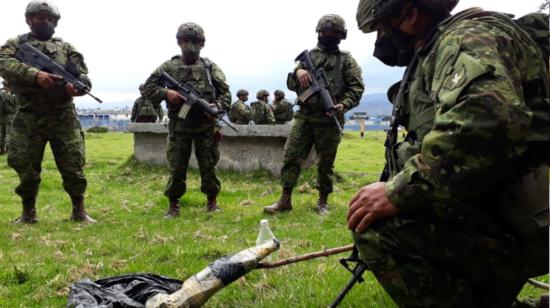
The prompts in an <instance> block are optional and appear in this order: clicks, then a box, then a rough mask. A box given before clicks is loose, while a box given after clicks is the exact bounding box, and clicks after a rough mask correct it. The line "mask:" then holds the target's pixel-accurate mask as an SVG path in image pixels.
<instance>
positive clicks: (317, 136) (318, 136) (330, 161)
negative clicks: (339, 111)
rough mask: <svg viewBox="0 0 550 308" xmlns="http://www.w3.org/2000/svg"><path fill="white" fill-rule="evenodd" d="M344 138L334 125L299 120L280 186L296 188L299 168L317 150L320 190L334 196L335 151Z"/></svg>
mask: <svg viewBox="0 0 550 308" xmlns="http://www.w3.org/2000/svg"><path fill="white" fill-rule="evenodd" d="M340 140H341V135H340V132H339V131H338V130H337V129H336V127H335V126H334V124H330V125H322V124H315V123H311V122H309V121H306V120H304V119H300V118H297V119H296V120H295V121H294V125H293V126H292V131H291V132H290V135H289V136H288V138H287V140H286V144H285V157H284V165H283V168H282V169H281V185H282V186H283V187H284V188H293V187H295V186H296V183H297V182H298V176H299V175H300V169H301V166H300V164H301V163H302V162H303V161H305V160H306V159H307V157H308V155H309V153H310V152H311V148H312V147H313V146H315V151H316V153H317V159H318V162H317V190H318V191H319V192H321V193H327V194H329V193H331V192H332V174H333V168H334V160H335V159H336V151H337V150H338V144H340Z"/></svg>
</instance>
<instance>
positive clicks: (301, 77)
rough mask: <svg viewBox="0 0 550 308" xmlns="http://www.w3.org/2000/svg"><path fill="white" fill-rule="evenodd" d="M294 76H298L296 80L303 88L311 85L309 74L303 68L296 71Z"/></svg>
mask: <svg viewBox="0 0 550 308" xmlns="http://www.w3.org/2000/svg"><path fill="white" fill-rule="evenodd" d="M296 78H298V82H300V85H301V86H302V87H304V88H307V87H309V85H311V75H310V74H309V72H308V71H306V70H304V69H299V70H297V71H296Z"/></svg>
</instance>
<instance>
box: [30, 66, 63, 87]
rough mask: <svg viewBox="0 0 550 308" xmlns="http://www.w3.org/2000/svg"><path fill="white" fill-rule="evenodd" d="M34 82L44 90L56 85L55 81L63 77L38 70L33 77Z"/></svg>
mask: <svg viewBox="0 0 550 308" xmlns="http://www.w3.org/2000/svg"><path fill="white" fill-rule="evenodd" d="M35 80H36V83H37V84H38V85H39V86H41V87H42V88H44V89H46V90H50V89H53V88H54V87H56V86H57V82H58V81H60V80H63V77H61V76H59V75H54V74H50V73H46V72H43V71H40V72H38V73H37V74H36V77H35Z"/></svg>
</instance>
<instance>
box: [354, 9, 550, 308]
mask: <svg viewBox="0 0 550 308" xmlns="http://www.w3.org/2000/svg"><path fill="white" fill-rule="evenodd" d="M457 2H458V1H457V0H447V1H435V0H422V1H409V0H361V1H360V3H359V8H358V12H357V21H358V25H359V28H360V29H361V30H363V31H364V32H374V31H377V32H378V38H377V42H376V47H375V52H374V53H375V56H376V57H377V58H379V59H380V60H382V61H383V62H384V63H385V64H387V65H392V66H407V70H406V72H405V76H404V78H403V81H402V83H401V85H400V89H399V92H398V94H397V95H396V96H395V99H394V102H393V104H394V108H395V109H394V123H393V124H392V125H403V126H404V127H405V128H406V129H407V132H408V134H407V136H406V138H405V140H404V141H403V142H401V143H395V142H394V139H393V137H392V134H390V138H389V139H388V142H389V144H388V146H389V150H388V151H387V154H386V156H387V157H386V159H387V169H386V171H387V172H386V173H385V174H387V179H386V178H382V180H383V181H381V182H378V183H374V184H371V185H368V186H366V187H364V188H362V189H361V190H360V191H359V192H358V193H357V194H356V195H355V196H354V197H353V199H352V200H351V201H350V208H349V212H348V217H347V219H348V227H349V228H350V229H351V230H352V231H354V234H353V235H354V238H355V242H356V244H357V246H358V248H359V255H360V257H361V259H362V260H363V261H364V262H365V263H366V264H367V266H368V268H369V269H370V270H371V271H372V272H373V273H374V275H375V276H376V278H377V279H378V281H379V282H380V283H381V284H382V286H383V287H384V289H385V290H386V291H387V292H388V293H389V294H390V296H391V297H392V298H393V299H394V301H395V302H396V303H397V304H398V305H399V306H403V307H510V306H511V305H512V303H513V302H514V299H515V298H516V296H517V294H518V293H519V291H520V290H521V289H522V286H523V285H524V283H525V282H526V281H527V279H528V278H529V277H534V276H538V275H543V274H546V273H548V225H549V224H548V186H549V183H548V163H549V161H550V156H549V154H548V149H549V148H550V98H549V94H550V84H549V76H548V51H549V50H548V47H547V46H548V16H547V15H546V16H544V17H542V16H539V17H540V18H539V20H540V21H541V22H540V24H539V25H541V26H542V29H541V30H540V31H538V32H536V31H529V30H528V29H529V27H528V26H529V25H530V26H535V23H532V22H530V21H533V20H535V19H537V16H534V15H531V16H527V17H526V18H521V19H519V20H518V21H514V20H512V19H511V17H510V16H509V15H505V14H500V13H495V12H486V11H483V10H481V9H478V8H474V9H469V10H466V11H463V12H460V13H458V14H456V15H453V16H451V15H450V11H451V10H452V8H454V6H455V5H456V3H457ZM520 25H523V26H520ZM531 34H534V35H537V34H538V35H539V36H540V37H539V38H540V39H541V40H540V41H535V40H534V38H535V37H533V36H532V35H531ZM539 42H540V43H542V44H545V45H546V47H545V48H541V46H539V44H538V43H539ZM393 127H395V128H396V127H397V126H393Z"/></svg>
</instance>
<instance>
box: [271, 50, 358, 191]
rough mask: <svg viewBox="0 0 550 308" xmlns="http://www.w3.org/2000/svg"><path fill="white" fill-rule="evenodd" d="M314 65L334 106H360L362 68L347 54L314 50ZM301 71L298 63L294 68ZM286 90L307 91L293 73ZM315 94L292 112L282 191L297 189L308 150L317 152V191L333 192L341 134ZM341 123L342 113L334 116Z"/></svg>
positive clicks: (312, 53) (347, 107)
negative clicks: (321, 71) (325, 79)
mask: <svg viewBox="0 0 550 308" xmlns="http://www.w3.org/2000/svg"><path fill="white" fill-rule="evenodd" d="M310 55H311V58H312V61H313V64H314V65H315V66H316V67H323V68H324V69H325V72H326V74H327V77H328V80H329V87H330V89H329V90H330V93H331V94H332V95H333V97H334V98H335V104H339V103H340V104H343V105H344V106H345V108H346V110H350V109H352V108H354V107H355V106H357V105H358V104H359V100H360V99H361V96H362V95H363V91H364V89H365V86H364V84H363V79H362V77H361V68H360V67H359V65H357V62H356V61H355V59H354V58H353V57H352V56H351V54H350V53H349V52H347V51H343V50H337V51H331V52H329V51H327V50H324V49H322V48H319V47H316V48H314V49H312V50H310ZM300 68H302V66H301V64H299V65H298V67H297V68H296V69H295V71H297V70H298V69H300ZM287 83H288V88H289V89H290V90H292V91H295V92H296V93H297V94H298V95H300V94H302V92H303V91H305V90H306V89H305V88H303V87H301V86H300V84H299V83H298V81H297V79H296V76H295V74H290V75H289V78H288V81H287ZM318 100H319V98H318V96H317V95H315V96H312V97H311V98H310V99H308V100H307V101H306V102H304V103H301V104H300V109H299V110H298V111H296V112H295V113H294V118H295V120H294V124H293V126H292V131H291V133H290V135H289V136H288V139H287V141H286V144H285V154H284V165H283V168H282V169H281V184H282V186H283V188H289V189H291V188H293V187H295V186H296V183H297V181H298V176H299V175H300V163H301V162H302V161H304V160H305V159H306V158H307V156H308V155H309V153H310V151H311V148H312V147H315V151H316V152H317V156H318V161H317V190H318V191H319V192H320V193H323V194H330V193H331V192H332V189H333V187H332V173H333V171H332V170H333V167H334V160H335V159H336V151H337V150H338V144H339V143H340V140H341V135H340V131H339V130H338V129H337V128H336V127H335V124H334V120H332V119H331V118H330V117H328V116H327V115H326V114H325V111H324V110H323V109H322V107H321V103H320V102H319V101H318ZM337 117H338V120H339V121H340V123H341V124H343V123H344V114H343V113H339V114H337Z"/></svg>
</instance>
